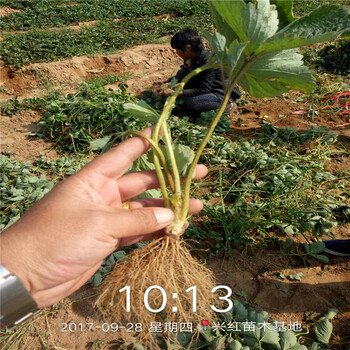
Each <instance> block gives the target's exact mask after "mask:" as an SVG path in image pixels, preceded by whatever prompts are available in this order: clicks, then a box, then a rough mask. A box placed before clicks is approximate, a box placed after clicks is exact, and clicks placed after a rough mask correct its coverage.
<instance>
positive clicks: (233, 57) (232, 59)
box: [227, 40, 247, 71]
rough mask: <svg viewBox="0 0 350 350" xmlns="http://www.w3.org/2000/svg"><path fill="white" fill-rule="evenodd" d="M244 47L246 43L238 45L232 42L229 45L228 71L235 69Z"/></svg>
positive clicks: (236, 42)
mask: <svg viewBox="0 0 350 350" xmlns="http://www.w3.org/2000/svg"><path fill="white" fill-rule="evenodd" d="M246 46H247V43H243V44H240V43H239V42H238V41H237V40H235V41H233V42H232V43H231V44H230V46H229V48H228V53H227V63H228V67H229V70H230V71H232V70H233V69H234V68H235V67H236V65H237V63H238V61H239V59H240V57H241V55H242V52H243V50H244V48H245V47H246Z"/></svg>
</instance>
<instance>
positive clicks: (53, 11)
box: [0, 0, 209, 31]
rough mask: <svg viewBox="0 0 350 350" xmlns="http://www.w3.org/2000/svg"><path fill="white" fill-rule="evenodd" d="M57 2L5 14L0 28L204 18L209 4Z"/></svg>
mask: <svg viewBox="0 0 350 350" xmlns="http://www.w3.org/2000/svg"><path fill="white" fill-rule="evenodd" d="M57 5H60V3H57V2H49V1H47V2H40V3H38V4H37V5H36V6H32V7H28V8H26V9H23V10H22V11H21V12H16V13H12V14H10V15H8V16H5V17H4V18H3V19H2V21H1V24H0V29H2V30H6V31H16V30H29V29H44V28H50V27H61V26H68V25H74V24H78V23H79V22H83V21H92V20H108V19H110V20H112V19H121V18H133V19H134V18H139V17H150V16H158V15H163V14H169V15H172V16H176V17H181V16H195V17H203V16H205V15H206V14H208V11H209V9H208V4H207V2H206V1H199V0H190V1H188V0H163V1H154V0H135V1H123V0H99V1H86V2H81V3H79V4H74V6H57Z"/></svg>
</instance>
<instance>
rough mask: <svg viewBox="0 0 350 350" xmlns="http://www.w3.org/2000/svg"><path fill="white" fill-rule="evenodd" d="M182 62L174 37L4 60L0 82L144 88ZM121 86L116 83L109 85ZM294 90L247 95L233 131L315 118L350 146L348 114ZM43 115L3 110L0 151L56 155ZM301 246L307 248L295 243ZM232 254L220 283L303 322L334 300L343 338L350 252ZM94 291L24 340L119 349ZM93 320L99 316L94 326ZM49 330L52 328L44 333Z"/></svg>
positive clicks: (220, 267)
mask: <svg viewBox="0 0 350 350" xmlns="http://www.w3.org/2000/svg"><path fill="white" fill-rule="evenodd" d="M2 10H3V9H2ZM180 63H181V62H180V61H179V59H178V58H177V57H175V55H174V53H173V51H172V50H171V49H170V47H169V45H168V44H153V45H142V46H138V47H135V48H132V49H128V50H124V51H120V52H118V53H116V54H113V55H108V56H104V55H95V56H94V57H87V56H82V57H74V58H72V59H70V60H65V61H58V62H52V63H40V64H38V63H35V64H30V65H28V66H25V67H23V68H22V69H20V70H19V71H13V70H12V69H11V67H2V68H1V89H4V90H5V91H6V93H1V94H0V100H1V101H6V100H8V99H10V98H12V97H14V96H18V98H19V100H21V99H23V98H25V97H34V96H42V95H43V94H45V93H46V92H47V86H48V85H50V86H54V88H59V89H61V90H63V91H65V92H73V91H75V89H76V86H77V84H79V83H81V82H83V81H85V80H86V79H88V78H91V77H93V76H97V75H103V74H106V73H111V74H117V75H121V76H122V75H123V76H126V77H127V80H126V83H127V85H128V90H129V91H130V92H133V93H134V94H135V95H139V94H141V93H142V92H143V91H144V90H147V89H153V88H154V86H153V84H154V82H156V81H161V80H165V79H166V78H168V77H169V76H171V75H172V74H174V73H175V72H176V70H177V68H178V66H179V64H180ZM117 87H118V84H114V85H110V86H107V88H117ZM293 94H294V95H293ZM293 94H291V95H289V96H290V98H289V99H288V98H279V97H277V98H274V99H255V98H250V97H247V100H248V103H247V104H246V105H244V106H239V107H238V108H237V110H236V111H235V112H233V113H232V114H231V115H230V118H231V120H232V122H233V126H232V133H231V134H232V135H246V136H253V135H254V134H255V133H256V132H258V130H259V128H260V127H261V125H262V122H263V120H267V121H269V122H270V123H272V124H273V125H276V126H278V127H287V126H290V127H293V128H296V129H300V130H302V129H308V128H310V126H311V125H313V124H316V125H317V126H321V125H324V126H326V127H327V128H329V129H331V130H332V131H334V132H337V133H338V134H339V135H340V143H341V144H342V147H343V148H344V150H347V152H349V145H350V130H349V129H346V128H345V127H338V125H341V124H344V123H347V122H348V119H349V115H342V116H341V115H339V114H333V113H330V112H320V113H319V115H318V116H316V117H315V118H314V120H312V119H311V118H310V117H308V116H306V115H298V114H293V113H294V112H296V111H299V110H301V109H303V108H307V107H308V106H305V105H304V104H303V103H296V102H295V98H294V97H295V96H296V95H297V94H298V93H297V92H293ZM39 119H40V116H39V114H38V113H36V112H33V111H24V112H21V113H18V114H17V115H14V116H11V117H9V116H1V119H0V132H1V143H0V145H1V151H2V152H11V154H12V156H13V157H15V158H16V159H18V160H20V161H24V160H31V161H33V160H35V159H36V158H38V157H39V156H40V153H41V152H42V153H44V154H45V156H46V157H47V158H49V159H56V158H58V157H59V154H58V153H57V152H56V151H55V148H54V145H52V144H51V143H49V142H44V141H43V140H41V139H37V138H31V137H30V136H28V135H29V133H31V132H33V131H34V130H36V124H37V122H38V121H39ZM329 169H331V170H332V171H337V170H345V169H350V164H349V154H346V152H345V153H343V154H342V155H341V156H339V157H337V158H336V159H335V160H334V161H332V162H331V163H330V164H329ZM332 232H333V233H334V234H335V235H336V236H337V237H339V238H350V225H349V224H347V225H346V226H343V227H337V228H334V229H333V231H332ZM300 243H302V242H301V241H300ZM296 245H297V243H296ZM295 249H296V250H298V249H301V248H300V247H298V246H296V247H295ZM234 257H235V259H234V261H232V260H230V259H229V258H226V259H222V260H219V259H216V260H210V261H209V267H210V268H211V269H212V270H213V271H214V272H215V275H216V277H217V284H218V285H219V284H224V285H228V286H230V287H231V288H232V289H233V291H234V293H235V292H238V291H244V292H245V293H246V295H247V296H246V298H247V300H249V301H250V302H251V303H252V305H254V306H255V308H256V309H257V310H265V311H268V312H269V313H270V315H271V317H272V318H273V319H277V320H278V321H280V322H286V324H288V323H289V322H296V321H298V322H303V323H305V322H306V321H307V320H310V319H312V318H313V317H314V313H315V312H316V313H322V312H325V311H326V310H327V309H328V308H330V307H336V308H338V309H339V313H338V315H337V316H336V317H335V319H334V322H333V323H334V337H333V338H332V339H333V341H339V340H340V339H341V338H342V337H344V336H346V335H347V336H348V335H349V334H350V332H349V329H350V259H348V258H337V257H330V263H328V264H321V263H318V262H316V261H315V262H313V265H312V266H304V265H303V263H302V261H301V259H300V258H297V257H294V256H286V255H279V254H278V252H276V251H274V250H269V249H267V248H266V249H259V250H257V249H255V250H253V251H248V250H245V251H235V252H234ZM263 268H264V270H265V271H266V272H264V273H262V272H261V271H262V269H263ZM274 272H282V273H283V274H284V275H285V276H288V275H290V274H292V273H297V272H303V276H302V279H301V281H291V280H289V279H287V280H284V281H281V280H279V279H278V278H277V277H276V276H275V275H274ZM276 282H278V283H279V284H280V286H281V287H285V288H287V289H288V293H284V292H282V291H281V290H279V289H277V288H276V285H275V283H276ZM208 292H210V291H208ZM95 294H96V289H94V288H93V287H91V286H84V287H82V288H81V289H80V290H79V291H77V292H76V293H74V294H73V295H72V296H70V297H69V298H66V299H65V300H63V301H62V303H61V304H59V305H56V306H55V307H52V308H46V309H44V310H43V311H42V313H41V314H40V315H39V316H37V318H36V320H34V321H33V323H32V327H33V328H32V329H33V333H32V334H31V335H29V336H27V337H26V340H25V341H26V342H28V344H30V346H34V348H35V349H39V348H41V347H42V341H41V340H40V338H39V337H38V336H37V333H42V336H41V337H42V339H44V341H45V342H46V344H47V345H48V348H50V349H54V348H55V349H69V350H73V349H79V350H80V349H93V348H95V346H96V347H97V345H99V346H100V348H101V349H119V348H120V346H119V345H118V342H117V339H118V334H119V333H112V332H110V331H109V332H103V331H102V329H101V328H96V326H102V324H103V322H104V321H103V320H102V319H101V318H100V317H99V315H98V314H97V312H96V310H95V309H94V306H93V302H94V300H95V298H96V296H95ZM237 298H238V296H237ZM184 322H186V320H184ZM65 323H67V324H69V323H75V324H76V325H79V324H80V323H81V324H82V327H83V331H80V330H79V329H78V330H77V331H76V332H72V331H69V330H68V331H63V330H64V327H65V325H64V324H65ZM88 323H93V324H94V326H93V328H92V329H91V330H90V331H89V330H88V327H89V325H88ZM79 327H80V326H79ZM47 331H48V333H47V334H43V333H44V332H47ZM28 346H29V345H28ZM58 346H59V347H58ZM28 348H29V347H28ZM336 348H340V347H335V349H336ZM344 349H345V348H344Z"/></svg>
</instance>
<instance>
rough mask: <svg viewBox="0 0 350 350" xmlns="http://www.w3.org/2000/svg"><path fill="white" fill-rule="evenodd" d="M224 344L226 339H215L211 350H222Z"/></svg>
mask: <svg viewBox="0 0 350 350" xmlns="http://www.w3.org/2000/svg"><path fill="white" fill-rule="evenodd" d="M225 342H226V337H217V338H216V339H215V340H214V342H213V344H212V345H211V348H212V349H213V350H223V349H224V346H225Z"/></svg>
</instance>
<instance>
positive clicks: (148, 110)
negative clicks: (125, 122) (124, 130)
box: [123, 100, 159, 124]
mask: <svg viewBox="0 0 350 350" xmlns="http://www.w3.org/2000/svg"><path fill="white" fill-rule="evenodd" d="M123 107H124V109H125V110H126V111H127V112H129V113H130V114H131V115H132V116H133V117H134V118H136V119H138V120H141V121H144V122H150V123H152V124H154V123H156V122H157V121H158V119H159V114H158V112H157V111H156V110H155V109H153V108H152V107H151V106H149V105H148V104H147V103H146V102H145V101H143V100H140V101H139V103H138V104H136V103H130V102H128V103H124V104H123Z"/></svg>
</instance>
